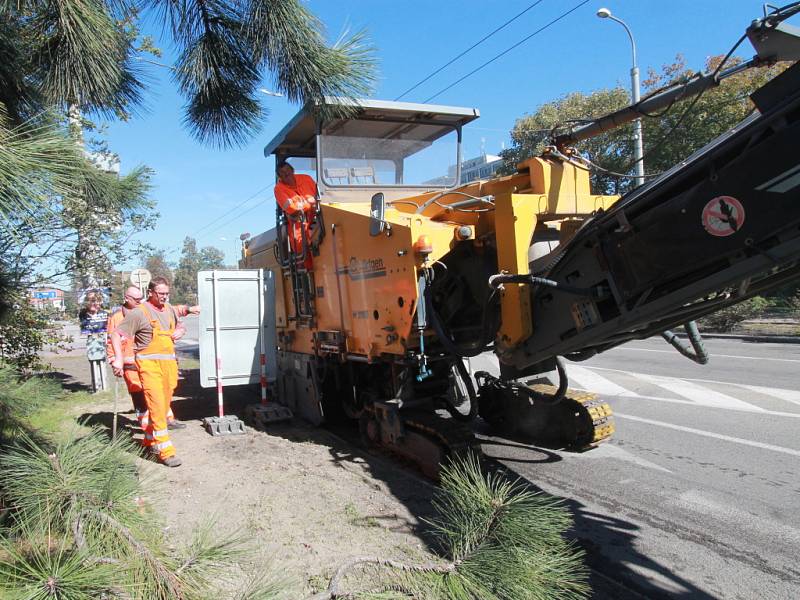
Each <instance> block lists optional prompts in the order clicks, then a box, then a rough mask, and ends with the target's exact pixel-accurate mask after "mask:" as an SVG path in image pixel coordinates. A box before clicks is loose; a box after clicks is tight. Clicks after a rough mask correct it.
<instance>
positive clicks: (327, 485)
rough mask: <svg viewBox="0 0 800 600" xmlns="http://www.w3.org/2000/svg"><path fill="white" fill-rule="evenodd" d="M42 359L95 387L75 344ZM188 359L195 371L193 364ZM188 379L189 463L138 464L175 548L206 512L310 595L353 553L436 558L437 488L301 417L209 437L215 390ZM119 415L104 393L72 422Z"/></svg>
mask: <svg viewBox="0 0 800 600" xmlns="http://www.w3.org/2000/svg"><path fill="white" fill-rule="evenodd" d="M45 360H47V361H48V362H49V363H51V365H52V367H53V371H54V372H55V373H59V374H60V375H59V376H60V377H61V378H62V379H63V380H64V382H65V383H66V384H67V385H68V386H70V387H73V388H80V387H82V386H86V384H87V383H88V381H89V367H88V362H87V361H86V359H85V358H84V357H83V355H82V350H81V349H80V348H76V349H75V350H73V351H72V352H68V353H62V354H58V355H53V354H47V355H46V356H45ZM184 365H185V366H194V364H193V361H191V360H185V361H184ZM109 374H110V370H109ZM181 375H182V378H181V381H180V383H179V387H178V390H177V393H176V397H175V400H174V401H173V410H174V411H175V414H176V416H177V418H178V419H180V420H182V421H184V422H186V424H187V425H188V427H187V428H186V429H183V430H179V431H175V432H172V434H173V442H174V444H175V446H176V449H177V452H178V456H180V457H181V458H182V460H183V465H182V466H181V467H179V468H174V469H168V468H166V467H164V466H162V465H159V464H157V463H155V462H149V461H145V460H141V459H140V460H141V466H142V471H143V473H144V474H146V475H153V476H154V477H153V481H154V482H155V483H154V487H153V490H154V498H156V502H163V504H164V507H165V511H164V512H165V520H166V521H167V530H168V532H169V533H170V534H171V536H172V540H173V541H174V542H175V543H181V542H185V541H187V540H189V539H190V538H191V535H192V532H193V531H194V529H195V528H196V527H197V526H198V524H201V523H205V522H207V521H208V520H209V519H210V520H213V521H214V523H215V524H216V528H217V529H218V530H219V532H220V535H221V536H222V535H226V534H228V533H230V532H233V531H243V532H245V533H246V534H248V535H249V536H250V537H251V538H252V540H253V543H254V547H255V548H254V550H255V554H256V556H257V557H258V558H259V560H260V561H263V563H264V564H267V563H271V564H273V565H276V566H277V567H278V568H279V570H280V571H282V572H284V573H287V574H289V575H291V576H292V578H293V579H295V581H296V582H297V584H298V586H299V588H301V589H302V592H303V594H307V593H311V592H315V591H318V590H320V589H323V588H324V587H326V586H327V582H328V579H329V577H330V576H331V575H332V574H333V572H334V571H335V570H336V568H337V567H338V566H339V565H340V564H341V563H342V562H344V561H345V560H346V559H347V558H348V557H352V556H363V555H369V556H379V557H382V558H391V559H395V560H400V561H403V562H414V563H418V562H428V561H429V560H430V559H431V554H430V552H429V547H428V545H427V544H426V542H425V540H424V538H423V536H422V535H421V532H422V527H421V525H423V524H422V523H421V519H422V518H424V517H426V516H429V511H430V499H431V495H432V492H433V489H434V488H433V487H432V486H431V485H430V484H429V483H428V482H427V481H425V480H423V479H421V478H420V477H418V476H417V475H416V474H415V473H413V472H411V471H407V470H405V469H403V468H402V467H400V466H398V465H397V464H396V463H393V462H392V461H390V460H388V459H384V458H382V457H376V456H372V455H367V454H364V453H363V452H361V451H360V450H359V449H357V448H355V447H353V446H352V445H350V444H348V443H347V442H345V441H343V440H341V439H340V438H338V437H336V436H334V435H333V434H331V433H329V432H327V431H325V430H323V429H319V428H312V427H310V426H307V425H304V424H302V423H290V424H283V425H274V426H271V427H270V429H269V431H267V432H261V431H256V430H254V429H252V428H249V427H248V428H247V433H246V434H245V435H237V436H228V437H213V436H211V435H209V434H208V433H206V431H205V430H204V428H203V426H202V424H201V421H200V419H201V418H202V417H204V416H209V415H214V414H215V413H216V394H215V393H213V390H203V389H201V388H200V387H199V385H198V371H197V370H196V369H182V371H181ZM112 390H113V388H112ZM120 395H121V396H120V397H121V400H120V402H119V409H120V414H119V427H120V429H121V430H123V431H128V432H130V434H132V435H134V437H140V435H141V432H140V431H139V430H138V428H137V427H136V422H135V418H134V415H133V412H132V407H131V405H130V400H129V398H128V397H127V394H126V393H125V391H124V387H122V386H120ZM257 399H258V396H257V393H256V392H254V391H250V390H242V389H239V390H236V391H235V390H233V389H232V390H231V391H230V392H229V393H226V403H227V404H228V406H229V408H230V410H233V411H234V412H236V413H238V414H240V415H241V414H243V412H242V411H241V409H242V408H243V407H244V406H245V405H246V404H247V403H248V402H250V401H257ZM112 415H113V401H110V400H105V399H100V398H99V399H98V402H97V403H94V404H91V405H88V406H82V407H79V408H78V409H77V410H76V411H75V415H74V417H76V418H78V419H79V420H81V421H85V422H86V423H87V424H89V425H98V426H101V427H106V428H109V429H110V426H111V423H112ZM156 490H158V491H156Z"/></svg>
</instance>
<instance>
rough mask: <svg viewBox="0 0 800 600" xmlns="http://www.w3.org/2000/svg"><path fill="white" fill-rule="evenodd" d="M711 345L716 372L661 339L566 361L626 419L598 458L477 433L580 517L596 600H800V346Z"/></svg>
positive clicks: (576, 380)
mask: <svg viewBox="0 0 800 600" xmlns="http://www.w3.org/2000/svg"><path fill="white" fill-rule="evenodd" d="M192 321H193V319H188V320H187V329H188V333H187V340H186V341H185V342H184V343H183V344H182V345H183V347H184V349H185V350H189V351H191V350H193V349H196V343H195V342H194V339H196V337H197V336H196V333H195V332H196V320H194V321H195V324H194V325H192ZM193 327H194V329H192V328H193ZM193 334H194V335H193ZM706 346H707V348H708V350H709V352H710V353H711V356H712V359H711V362H710V364H709V365H706V366H700V365H696V364H694V363H692V362H691V361H689V360H688V359H686V358H684V357H681V356H680V355H678V354H677V352H675V351H674V350H673V349H671V347H670V346H668V345H667V344H666V343H665V342H664V341H663V340H661V339H660V338H654V339H650V340H645V341H637V342H631V343H630V344H627V345H626V346H623V347H621V348H618V349H614V350H612V351H609V352H607V353H605V354H603V355H600V356H597V357H594V358H593V359H591V360H589V361H585V362H581V363H569V364H568V370H569V372H570V385H571V387H573V388H579V389H581V388H583V389H590V390H592V391H594V392H597V393H598V395H599V396H600V397H601V398H603V399H605V400H606V401H608V402H609V403H610V405H611V406H612V408H613V410H614V411H615V414H616V425H617V432H616V434H615V435H614V437H613V439H612V440H611V441H610V442H607V443H604V444H601V445H600V446H599V447H598V448H595V449H593V450H590V451H588V452H583V453H574V452H567V451H561V450H553V449H546V448H538V447H536V446H532V445H529V444H527V443H525V442H524V441H520V440H507V439H503V438H496V437H492V436H491V435H489V432H488V431H487V430H486V429H485V428H482V427H481V424H480V423H479V424H478V432H479V435H483V440H484V445H483V449H484V452H485V453H486V454H487V455H488V456H490V457H494V458H495V459H497V460H498V461H499V462H500V463H501V464H502V465H503V466H505V468H507V469H508V470H509V471H510V472H511V473H512V474H516V475H518V476H520V477H522V478H523V479H525V480H527V481H529V482H530V483H531V484H532V485H534V486H536V487H539V488H540V489H542V490H544V491H546V492H548V493H551V494H553V495H555V496H557V497H560V498H562V499H563V500H564V502H565V503H566V505H567V506H568V507H569V508H570V510H571V511H572V512H573V514H574V517H575V527H574V530H573V531H572V532H571V536H572V537H573V539H575V541H576V542H577V543H578V544H579V545H581V546H582V547H583V548H584V549H585V550H586V552H587V562H588V564H589V565H590V566H591V567H592V569H593V573H592V577H591V583H592V585H593V587H594V589H595V594H594V597H595V598H615V599H616V598H641V597H646V598H702V599H705V598H725V599H728V598H733V599H743V600H744V599H746V600H750V599H761V598H767V599H787V600H794V599H796V598H800V565H799V564H798V563H799V562H800V435H798V431H800V345H797V344H783V343H755V342H753V341H751V340H747V339H731V338H721V339H708V340H707V341H706ZM472 368H473V370H480V369H488V370H492V369H494V368H496V360H495V359H494V357H493V356H491V355H489V356H487V355H483V356H481V357H478V358H477V359H473V363H472Z"/></svg>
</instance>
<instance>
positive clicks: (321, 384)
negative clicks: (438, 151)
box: [240, 101, 617, 474]
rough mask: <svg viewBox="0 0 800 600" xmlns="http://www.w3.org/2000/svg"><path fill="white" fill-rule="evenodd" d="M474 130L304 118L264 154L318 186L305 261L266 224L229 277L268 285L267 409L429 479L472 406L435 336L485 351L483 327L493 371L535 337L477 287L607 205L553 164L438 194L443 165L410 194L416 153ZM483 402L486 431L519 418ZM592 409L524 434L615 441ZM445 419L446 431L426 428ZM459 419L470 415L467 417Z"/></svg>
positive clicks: (526, 406)
mask: <svg viewBox="0 0 800 600" xmlns="http://www.w3.org/2000/svg"><path fill="white" fill-rule="evenodd" d="M476 117H477V111H474V110H473V109H459V108H453V107H427V106H425V105H414V104H402V103H383V102H380V101H370V102H367V103H365V104H364V105H363V106H362V109H361V110H359V111H357V113H356V114H355V115H354V116H353V117H352V118H349V119H348V118H340V119H338V120H335V121H333V122H331V123H321V122H319V121H315V120H314V117H313V116H312V115H311V114H310V113H308V112H306V113H302V112H301V113H300V114H299V115H298V117H296V118H295V119H294V120H293V121H292V122H291V123H290V124H289V125H287V127H286V128H284V130H283V131H282V132H281V133H280V134H279V135H278V136H277V137H276V138H275V140H273V141H272V142H271V143H270V145H269V146H268V147H267V148H266V149H265V154H274V155H275V156H276V158H277V159H279V160H285V159H289V160H290V161H291V160H295V164H296V165H297V167H296V168H304V169H305V172H308V173H311V174H312V175H314V176H315V178H316V180H317V182H318V186H319V192H320V194H319V198H318V208H317V212H316V215H315V217H314V219H313V224H312V225H311V232H310V234H309V235H308V236H307V240H306V241H307V245H306V246H304V248H305V249H304V250H303V253H302V254H301V255H298V254H292V252H293V250H292V247H291V245H290V244H289V243H288V242H289V240H288V233H287V232H288V224H287V222H286V219H288V217H287V216H285V215H283V213H281V212H278V213H277V226H276V228H275V229H274V230H270V231H268V232H265V233H264V234H261V235H258V236H255V237H254V238H251V239H249V240H247V241H246V242H245V244H244V248H243V256H242V260H241V262H240V266H241V267H242V268H264V269H270V270H271V271H272V272H273V276H274V281H275V282H276V286H275V288H276V298H275V325H276V331H277V340H278V352H277V360H278V365H277V367H278V381H277V394H276V395H277V396H278V399H279V401H281V402H283V403H285V404H286V405H287V406H289V408H291V409H292V410H293V411H294V412H295V414H298V415H299V416H302V417H304V418H305V419H307V420H309V421H311V422H312V423H322V422H323V421H325V420H328V419H330V418H331V415H332V414H333V413H334V412H338V411H339V410H340V409H341V410H342V411H343V412H344V413H345V414H346V415H347V416H348V417H350V418H355V419H358V420H359V424H360V425H359V426H360V428H361V433H362V436H363V437H364V439H367V440H369V441H370V443H375V444H378V445H382V446H385V447H389V448H390V449H392V450H393V451H396V452H398V453H399V454H402V455H404V456H406V457H408V458H411V459H412V460H415V461H417V462H419V463H421V464H422V466H423V470H425V471H426V472H429V473H431V474H435V472H436V469H437V468H438V467H434V466H432V465H433V464H438V462H439V461H440V460H443V459H444V454H447V453H452V452H455V451H457V450H458V448H460V447H462V446H463V443H464V440H466V439H471V433H470V434H469V435H468V436H465V435H464V430H463V427H462V428H461V429H459V427H456V425H457V423H458V422H460V421H467V420H471V419H473V418H475V416H477V414H478V402H479V398H478V397H479V396H480V394H477V393H476V392H475V384H476V381H477V380H476V379H475V378H473V376H472V375H471V374H470V373H468V372H467V370H465V367H464V364H463V361H462V359H461V358H460V355H459V354H458V352H456V351H454V350H453V348H450V349H448V344H447V343H445V342H446V340H444V339H443V337H444V338H449V336H450V334H449V333H447V332H444V331H443V329H442V327H441V323H443V322H444V321H447V322H448V323H455V324H456V328H455V329H457V330H458V331H455V329H454V331H453V335H455V336H462V338H463V336H464V335H471V336H472V337H473V338H475V337H476V336H477V338H478V339H479V340H480V343H479V344H478V345H479V346H481V347H483V346H486V345H487V341H486V340H483V338H484V337H485V335H484V325H485V323H484V321H487V319H488V320H490V321H491V322H492V324H493V325H492V327H491V332H489V335H490V336H492V337H493V340H492V339H490V340H488V342H492V341H493V343H494V351H495V354H497V356H498V357H499V358H500V360H501V361H502V360H503V359H504V356H509V355H510V353H511V352H512V351H513V350H514V349H515V348H518V347H520V345H521V344H524V343H525V341H526V340H528V339H529V338H530V337H531V335H532V334H533V332H534V331H535V330H536V313H535V311H534V310H533V307H532V306H531V290H530V289H529V286H528V285H527V284H525V283H507V284H505V285H503V286H501V287H500V289H499V290H498V291H497V292H492V291H490V290H489V288H488V286H487V281H488V276H489V275H491V274H492V273H509V274H520V275H524V274H527V273H528V272H529V265H530V264H532V263H531V260H532V258H535V257H532V255H531V251H532V248H533V244H535V243H536V240H537V239H538V237H540V236H541V235H542V234H546V235H547V236H549V239H551V240H552V239H553V237H554V236H557V238H558V241H559V242H561V243H563V242H566V241H567V240H568V238H569V237H570V236H572V235H573V234H574V233H575V231H576V230H577V229H578V228H579V226H580V224H581V223H583V222H584V220H585V219H587V218H588V217H590V216H591V215H593V214H596V213H597V211H600V210H607V209H608V208H609V207H610V206H611V205H612V204H613V203H614V202H615V201H616V200H617V197H616V196H602V195H596V194H592V193H591V192H590V189H589V172H588V171H587V170H586V169H584V168H582V167H580V166H579V165H578V164H576V163H572V162H570V161H564V160H562V159H561V158H557V157H552V158H534V159H530V160H528V161H526V162H524V163H522V164H520V165H518V167H517V172H516V173H514V174H512V175H508V176H500V177H494V178H492V179H489V180H482V181H473V182H467V183H464V184H462V185H452V183H451V184H449V185H443V184H442V181H441V180H443V179H448V180H449V181H451V182H455V181H458V178H459V173H460V170H459V168H458V167H456V169H455V170H453V168H452V166H450V165H452V162H451V161H452V159H450V161H448V162H449V164H448V163H444V164H442V165H440V166H439V167H436V166H434V167H433V168H434V169H435V168H439V169H441V171H440V172H447V173H448V175H447V176H443V177H438V178H437V177H434V178H432V179H430V180H428V182H427V183H426V182H425V181H423V182H422V184H421V185H420V184H416V185H411V184H410V183H409V181H408V179H409V178H410V172H411V167H410V166H407V165H412V166H413V165H414V164H415V165H416V166H415V167H414V168H416V169H417V170H421V171H425V170H426V169H427V172H430V170H431V169H430V168H429V167H430V165H428V164H426V163H425V162H420V161H419V160H417V158H416V155H417V153H419V152H421V151H425V150H426V149H428V148H429V147H430V146H431V145H432V144H433V143H434V142H435V141H436V140H437V139H439V138H441V137H442V136H444V135H445V134H446V133H447V131H448V130H449V131H450V132H457V137H458V140H459V143H460V139H461V126H462V125H464V124H465V123H467V122H469V121H470V120H472V119H474V118H476ZM326 136H328V137H326ZM458 157H460V153H459V154H458V155H457V156H455V157H453V158H456V159H457V160H460V159H459V158H458ZM415 160H417V162H416V163H414V161H415ZM445 160H447V159H445ZM304 161H305V162H304ZM312 163H313V166H309V165H311V164H312ZM290 164H291V163H290ZM456 164H457V165H458V164H460V163H459V162H457V163H456ZM448 167H450V168H449V170H448ZM387 172H388V175H387ZM379 178H380V179H381V180H386V179H389V180H390V181H391V180H392V179H394V181H393V182H392V183H393V185H388V184H387V185H380V184H379V183H378V179H379ZM306 252H308V253H310V254H311V259H312V260H311V262H312V266H311V268H310V269H308V268H307V264H308V261H307V260H306V258H305V257H306V256H307V254H306ZM440 312H446V313H447V314H446V318H445V317H442V316H441V315H440V314H439V313H440ZM495 324H496V327H495ZM465 331H467V334H465V333H464V332H465ZM451 341H452V340H451ZM460 341H461V342H463V339H462V340H460ZM473 343H477V342H475V340H474V339H473ZM489 345H491V344H489ZM476 376H477V375H476ZM497 381H499V380H497ZM485 387H486V389H485V390H484V391H485V393H484V394H483V395H482V397H483V398H484V400H482V402H484V404H485V405H486V406H485V407H484V408H485V412H486V416H485V418H486V419H487V420H489V421H496V422H498V423H499V422H500V420H502V418H501V417H497V419H495V418H494V417H495V416H497V415H499V414H500V413H498V412H497V410H496V409H497V408H498V407H503V406H505V407H506V408H508V409H509V410H510V411H511V412H513V411H521V412H520V414H523V415H525V414H527V413H529V412H530V401H528V400H525V399H524V398H521V397H520V398H518V397H517V396H518V394H516V392H515V391H514V389H518V388H514V389H512V388H508V389H506V388H503V387H502V386H500V385H499V384H497V385H495V384H491V385H487V386H485ZM489 388H491V389H489ZM526 389H530V390H533V391H532V392H530V393H533V394H537V393H540V392H536V391H535V390H534V388H526ZM554 390H555V388H554ZM557 393H559V394H560V395H561V396H562V397H563V396H564V393H563V390H561V391H560V392H557ZM515 394H516V395H515ZM595 404H597V402H596V401H594V400H592V399H589V398H583V397H581V399H579V400H572V399H570V398H565V401H564V402H562V403H561V408H560V409H559V410H555V411H554V410H549V409H547V407H546V406H542V408H541V409H540V410H537V411H535V412H536V419H535V420H536V427H535V429H536V430H537V431H539V432H543V433H547V432H552V431H556V430H557V431H562V430H568V433H567V434H566V436H565V439H567V442H565V443H573V444H582V445H586V444H592V443H594V442H597V441H600V440H601V439H605V438H607V437H608V435H610V432H611V431H612V430H613V425H612V424H611V423H612V421H611V420H610V418H609V417H608V414H610V409H609V410H606V409H607V406H606V405H603V406H602V407H601V410H600V413H602V415H600V413H598V409H597V408H596V407H595ZM443 406H444V407H445V408H447V409H448V410H449V411H450V412H451V414H453V418H452V419H445V420H444V421H442V420H441V417H437V416H436V409H437V408H441V407H443ZM458 406H469V412H468V414H466V415H460V414H459V413H458V409H457V407H458ZM592 411H594V412H592ZM506 413H508V411H506ZM481 414H482V415H483V412H482V413H481ZM598 415H600V416H598ZM503 418H505V417H503ZM437 419H438V420H437ZM515 420H516V419H515ZM598 432H600V433H598ZM562 437H564V436H562Z"/></svg>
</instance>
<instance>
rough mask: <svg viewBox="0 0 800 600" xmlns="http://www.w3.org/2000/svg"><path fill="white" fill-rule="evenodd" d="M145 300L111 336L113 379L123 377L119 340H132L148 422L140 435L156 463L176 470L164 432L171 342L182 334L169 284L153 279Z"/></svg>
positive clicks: (174, 366) (174, 378)
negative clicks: (148, 445) (155, 457)
mask: <svg viewBox="0 0 800 600" xmlns="http://www.w3.org/2000/svg"><path fill="white" fill-rule="evenodd" d="M148 292H149V295H148V299H147V301H146V302H142V303H141V304H140V305H139V306H138V307H137V308H136V309H134V310H131V311H130V312H129V313H128V314H127V315H126V316H125V318H124V319H123V320H122V322H121V323H120V324H119V325H118V326H117V328H116V330H115V331H114V332H113V333H112V334H111V344H112V347H113V348H114V362H113V363H112V364H111V366H112V368H113V369H114V375H116V376H117V377H122V376H123V374H124V366H125V357H124V353H123V350H122V336H125V337H128V338H130V339H132V340H133V351H134V357H135V361H136V368H137V370H138V371H139V379H140V381H141V385H142V390H143V391H144V399H145V403H146V405H147V412H148V415H149V422H148V424H147V428H146V429H145V432H144V435H145V440H146V442H147V443H149V444H150V448H151V450H152V451H153V452H154V453H155V454H157V456H158V460H159V462H161V463H163V464H165V465H167V466H168V467H178V466H180V465H181V460H180V459H179V458H178V457H177V456H175V447H174V446H173V444H172V440H170V437H169V430H168V429H167V411H168V410H169V406H170V402H171V401H172V394H173V392H174V391H175V388H176V387H177V385H178V363H177V360H176V357H175V341H176V340H178V339H180V338H181V337H182V335H183V333H184V330H182V329H181V328H180V327H179V319H178V314H177V313H176V311H175V309H174V308H173V307H172V306H170V304H169V302H167V300H168V299H169V283H168V282H167V280H166V279H164V278H163V277H156V278H154V279H153V280H152V281H151V282H150V285H149V286H148Z"/></svg>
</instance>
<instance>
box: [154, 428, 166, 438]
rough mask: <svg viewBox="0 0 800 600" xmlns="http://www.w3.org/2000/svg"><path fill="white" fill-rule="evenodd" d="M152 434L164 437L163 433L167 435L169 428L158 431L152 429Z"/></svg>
mask: <svg viewBox="0 0 800 600" xmlns="http://www.w3.org/2000/svg"><path fill="white" fill-rule="evenodd" d="M153 435H154V436H156V437H164V436H165V435H169V430H167V429H159V430H158V431H154V432H153Z"/></svg>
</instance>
